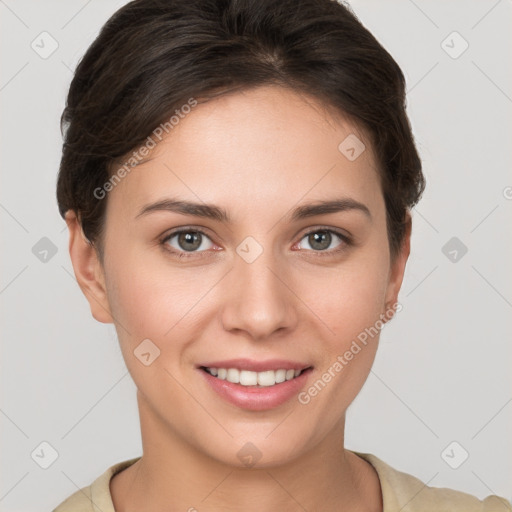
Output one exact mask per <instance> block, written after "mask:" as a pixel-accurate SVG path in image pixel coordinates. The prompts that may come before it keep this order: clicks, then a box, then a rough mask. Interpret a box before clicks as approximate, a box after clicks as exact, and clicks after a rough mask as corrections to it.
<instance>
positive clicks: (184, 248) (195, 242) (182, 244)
mask: <svg viewBox="0 0 512 512" xmlns="http://www.w3.org/2000/svg"><path fill="white" fill-rule="evenodd" d="M173 239H175V240H173ZM207 241H209V245H208V243H207ZM160 243H161V244H162V245H164V247H165V248H166V249H167V250H168V251H170V252H172V253H175V254H176V255H177V256H178V257H180V258H182V257H185V258H187V257H189V256H192V255H193V253H196V252H204V250H206V249H211V248H212V247H213V242H212V241H211V240H210V238H209V237H208V236H207V235H206V233H204V232H203V231H201V230H199V229H190V228H187V229H181V230H179V231H173V232H172V233H170V234H168V235H167V236H166V237H165V238H164V239H163V240H161V242H160ZM169 247H171V248H172V249H171V248H169ZM199 249H202V250H199ZM187 253H191V254H187Z"/></svg>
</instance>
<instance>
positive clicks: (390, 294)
mask: <svg viewBox="0 0 512 512" xmlns="http://www.w3.org/2000/svg"><path fill="white" fill-rule="evenodd" d="M411 230H412V219H411V215H410V213H409V212H407V213H406V225H405V234H404V239H403V242H402V246H401V248H400V251H399V253H398V254H397V255H396V257H395V260H394V261H393V262H392V263H391V267H390V269H389V281H388V287H387V290H386V302H385V304H386V310H387V311H388V310H390V308H392V306H393V305H394V304H396V303H397V302H398V292H399V291H400V288H401V287H402V281H403V278H404V273H405V265H406V263H407V259H408V258H409V254H410V252H411Z"/></svg>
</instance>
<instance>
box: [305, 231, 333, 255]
mask: <svg viewBox="0 0 512 512" xmlns="http://www.w3.org/2000/svg"><path fill="white" fill-rule="evenodd" d="M326 241H327V244H326V243H325V242H326ZM309 243H310V244H311V247H313V248H315V249H318V250H320V251H324V250H325V249H327V247H329V245H330V243H331V234H330V233H329V232H328V231H316V232H315V233H312V234H311V235H310V236H309Z"/></svg>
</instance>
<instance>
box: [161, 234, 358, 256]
mask: <svg viewBox="0 0 512 512" xmlns="http://www.w3.org/2000/svg"><path fill="white" fill-rule="evenodd" d="M321 231H323V232H327V233H334V234H335V235H336V236H338V237H339V238H340V239H341V240H342V242H343V243H342V244H341V245H340V246H339V247H338V248H336V249H330V250H324V251H314V250H310V249H308V251H309V252H313V253H316V254H315V256H319V257H328V256H334V255H336V254H339V253H341V252H343V251H345V250H347V248H348V247H349V246H351V245H353V242H352V240H351V238H350V237H349V236H347V235H345V234H344V233H341V232H340V231H338V230H336V229H332V228H327V227H317V228H315V229H312V230H310V231H308V232H307V233H304V234H303V235H302V237H301V238H300V240H302V239H303V238H305V237H306V236H308V235H311V234H312V233H318V232H321ZM180 233H200V234H201V235H204V236H206V237H207V238H210V237H209V236H208V234H207V233H205V232H204V231H203V230H202V229H199V228H192V227H186V228H180V229H177V230H175V231H172V232H171V233H169V234H167V235H166V236H165V237H164V238H163V239H162V240H160V245H162V246H163V248H164V250H165V251H167V252H170V253H171V254H172V255H173V256H176V257H177V258H180V259H182V258H194V257H195V258H197V257H198V255H199V257H202V256H203V255H204V253H206V252H208V251H198V252H195V251H191V252H188V253H187V252H185V251H176V250H175V249H170V248H169V246H168V245H167V242H168V241H169V240H170V239H171V238H172V237H173V236H176V235H179V234H180Z"/></svg>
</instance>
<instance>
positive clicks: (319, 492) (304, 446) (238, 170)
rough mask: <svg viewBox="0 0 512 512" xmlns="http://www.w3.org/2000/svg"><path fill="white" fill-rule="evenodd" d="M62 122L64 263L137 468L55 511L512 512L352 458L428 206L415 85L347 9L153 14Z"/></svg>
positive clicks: (84, 76)
mask: <svg viewBox="0 0 512 512" xmlns="http://www.w3.org/2000/svg"><path fill="white" fill-rule="evenodd" d="M63 122H64V127H65V130H66V131H65V143H64V148H63V155H62V161H61V168H60V172H59V178H58V185H57V199H58V203H59V210H60V213H61V215H62V216H63V217H64V218H65V220H66V222H67V225H68V228H69V233H70V244H69V250H70V256H71V259H72V263H73V267H74V271H75V275H76V278H77V281H78V283H79V285H80V287H81V289H82V291H83V293H84V294H85V296H86V298H87V300H88V302H89V304H90V307H91V313H92V315H93V316H94V318H95V319H96V320H98V321H99V322H104V323H114V325H115V327H116V330H117V333H118V337H119V343H120V346H121V350H122V353H123V357H124V359H125V362H126V365H127V368H128V370H129V371H130V374H131V376H132V378H133V380H134V382H135V384H136V386H137V400H138V407H139V414H140V423H141V433H142V443H143V454H142V456H141V457H138V458H135V459H130V460H127V461H123V462H120V463H118V464H116V465H114V466H112V467H110V468H108V469H107V470H106V471H105V472H104V473H103V474H102V475H101V476H99V477H98V478H97V479H96V480H95V481H94V482H93V483H92V484H91V485H90V486H88V487H86V488H83V489H81V490H80V491H77V492H76V493H74V494H73V495H72V496H70V497H69V498H68V499H67V500H66V501H65V502H63V503H61V504H60V505H59V506H58V507H57V508H56V509H55V511H54V512H78V511H82V510H83V511H85V510H93V509H94V510H101V511H102V512H112V511H116V512H131V511H138V512H143V511H146V510H148V511H149V510H151V511H154V510H172V511H175V510H176V511H178V510H183V511H186V510H188V511H195V510H197V511H226V510H244V511H252V510H258V511H260V510H268V511H274V510H280V511H281V510H285V511H295V510H308V511H337V510H344V511H346V512H348V511H350V512H352V511H363V510H364V511H375V512H377V511H384V512H391V511H398V510H404V511H419V510H429V511H430V510H432V511H434V510H435V511H442V510H446V511H448V510H449V511H455V510H461V511H462V510H464V511H466V512H467V511H472V510H475V511H476V510H478V511H494V510H496V511H498V510H500V511H501V510H512V508H511V506H510V504H509V503H508V502H507V501H506V500H505V499H504V498H501V497H498V496H495V495H492V496H488V497H487V498H486V499H485V500H483V501H481V500H479V499H478V498H476V497H474V496H471V495H469V494H466V493H462V492H459V491H456V490H451V489H444V488H443V489H438V488H433V487H428V486H426V485H425V484H424V483H423V482H421V481H420V480H419V479H417V478H415V477H414V476H412V475H408V474H405V473H402V472H400V471H398V470H396V469H394V468H392V467H390V466H389V465H387V464H386V463H385V462H384V461H382V460H380V459H379V458H378V457H376V456H375V455H372V454H369V453H360V452H353V451H351V450H347V449H345V448H344V428H345V414H346V411H347V408H348V406H349V405H350V404H351V403H352V401H353V400H354V399H355V397H356V396H357V394H358V393H359V391H360V390H361V388H362V386H363V384H364V383H365V381H366V378H367V377H368V374H369V372H370V369H371V366H372V363H373V360H374V358H375V354H376V350H377V346H378V340H379V333H380V329H381V328H382V326H383V325H384V324H385V323H386V322H387V321H389V320H390V319H391V318H392V316H393V314H394V313H395V312H396V311H399V310H400V303H399V300H398V294H399V291H400V287H401V283H402V279H403V275H404V270H405V265H406V262H407V258H408V256H409V251H410V236H411V215H410V209H411V208H412V207H413V206H414V205H415V204H416V203H417V201H418V200H419V198H420V196H421V194H422V192H423V189H424V186H425V183H424V177H423V175H422V171H421V162H420V159H419V157H418V153H417V151H416V148H415V144H414V139H413V136H412V133H411V128H410V124H409V121H408V118H407V115H406V112H405V83H404V77H403V74H402V72H401V70H400V68H399V67H398V65H397V64H396V62H395V61H394V60H393V59H392V57H391V56H390V55H389V54H388V53H387V52H386V51H385V50H384V49H383V48H382V46H381V45H380V44H379V43H378V42H377V41H376V40H375V38H374V37H373V36H372V35H371V34H370V33H369V32H368V31H367V30H366V29H365V28H364V27H363V26H362V25H361V24H360V22H359V21H358V20H357V18H356V17H355V16H354V15H353V14H352V13H351V12H350V10H348V9H347V8H346V7H344V6H343V5H341V4H339V3H337V2H335V1H332V0H304V1H297V0H279V1H275V0H264V1H258V2H253V1H249V0H243V1H236V0H225V1H213V0H187V1H184V0H171V1H163V0H161V1H158V0H136V1H134V2H131V3H129V4H128V5H126V6H125V7H123V8H122V9H120V10H119V11H118V12H117V13H116V14H115V15H114V16H113V17H112V18H111V19H110V20H109V21H108V22H107V24H106V25H105V26H104V28H103V30H102V31H101V33H100V35H99V36H98V38H97V39H96V40H95V41H94V43H93V44H92V46H91V47H90V48H89V50H88V51H87V53H86V55H85V56H84V58H83V59H82V61H81V62H80V64H79V66H78V68H77V70H76V73H75V77H74V79H73V81H72V83H71V86H70V90H69V95H68V100H67V105H66V109H65V111H64V113H63ZM93 506H94V507H95V508H93Z"/></svg>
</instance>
